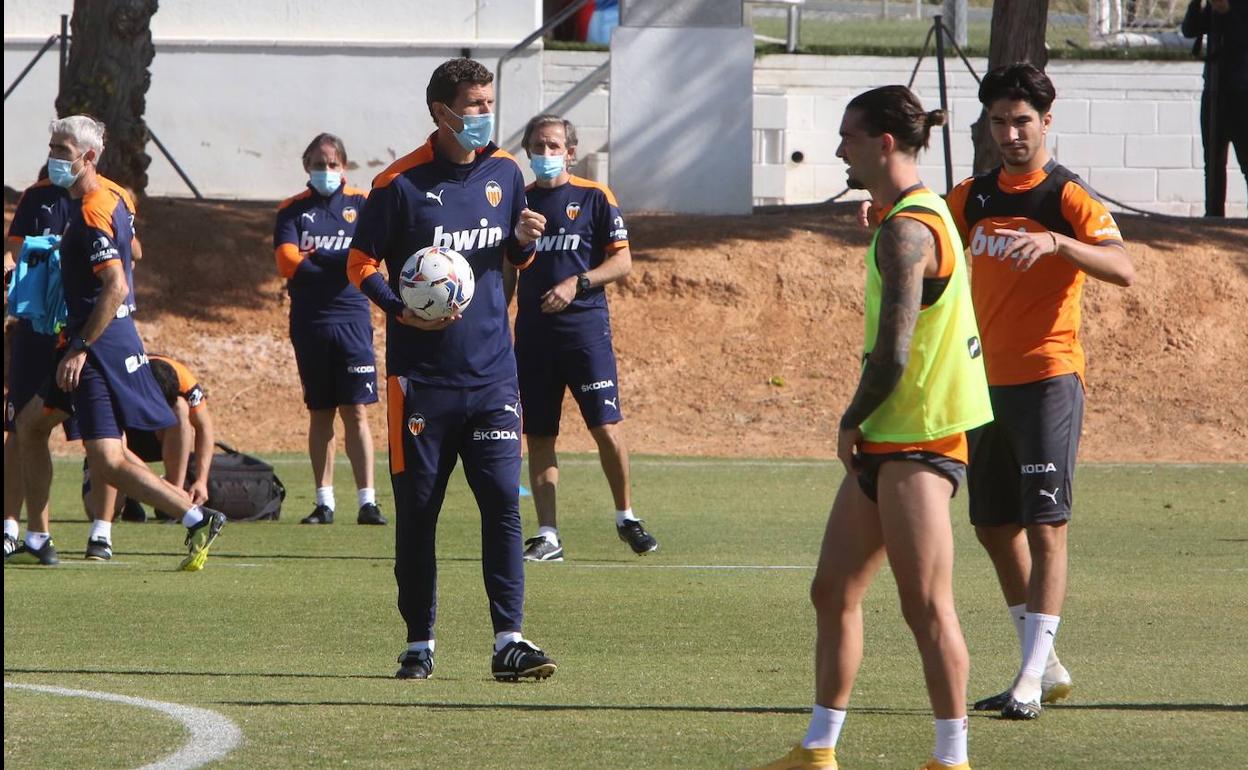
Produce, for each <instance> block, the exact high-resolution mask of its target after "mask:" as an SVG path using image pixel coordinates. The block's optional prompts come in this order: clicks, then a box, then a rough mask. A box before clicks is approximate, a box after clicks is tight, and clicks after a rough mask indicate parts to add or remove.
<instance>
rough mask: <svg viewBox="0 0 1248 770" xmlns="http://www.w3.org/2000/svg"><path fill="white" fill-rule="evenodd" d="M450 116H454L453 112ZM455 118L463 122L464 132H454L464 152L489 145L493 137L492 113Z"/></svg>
mask: <svg viewBox="0 0 1248 770" xmlns="http://www.w3.org/2000/svg"><path fill="white" fill-rule="evenodd" d="M451 114H452V115H455V113H453V112H452V113H451ZM455 117H457V118H459V119H460V120H462V121H464V130H462V131H456V132H455V138H456V139H458V140H459V146H460V147H463V148H464V149H465V150H479V149H481V148H482V147H484V146H486V145H487V144H489V143H490V137H492V136H494V113H492V112H490V113H487V114H485V115H463V116H460V115H455Z"/></svg>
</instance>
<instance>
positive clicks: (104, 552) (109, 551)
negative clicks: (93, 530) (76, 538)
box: [83, 537, 113, 561]
mask: <svg viewBox="0 0 1248 770" xmlns="http://www.w3.org/2000/svg"><path fill="white" fill-rule="evenodd" d="M83 558H85V559H86V560H87V561H108V560H109V559H111V558H113V544H112V543H110V542H108V541H107V540H105V539H103V538H100V537H97V538H94V539H92V540H88V541H87V554H86V556H84V557H83Z"/></svg>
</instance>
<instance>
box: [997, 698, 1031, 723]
mask: <svg viewBox="0 0 1248 770" xmlns="http://www.w3.org/2000/svg"><path fill="white" fill-rule="evenodd" d="M1039 717H1040V701H1039V700H1038V699H1037V700H1033V701H1028V702H1026V703H1024V702H1022V701H1021V700H1016V699H1014V698H1010V699H1009V701H1008V702H1007V703H1006V704H1005V706H1003V707H1002V708H1001V718H1002V719H1021V720H1031V719H1039Z"/></svg>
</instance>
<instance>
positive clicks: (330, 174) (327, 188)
mask: <svg viewBox="0 0 1248 770" xmlns="http://www.w3.org/2000/svg"><path fill="white" fill-rule="evenodd" d="M308 181H310V182H311V183H312V189H313V190H316V191H317V192H318V193H320V194H321V195H324V196H325V197H326V198H328V197H329V196H331V195H333V194H334V191H335V190H337V189H338V188H339V187H341V186H342V174H340V173H339V172H337V171H310V172H308Z"/></svg>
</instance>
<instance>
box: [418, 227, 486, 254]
mask: <svg viewBox="0 0 1248 770" xmlns="http://www.w3.org/2000/svg"><path fill="white" fill-rule="evenodd" d="M502 242H503V228H501V227H497V226H495V227H490V220H488V219H482V220H481V226H480V227H474V228H473V229H471V230H452V231H450V232H447V231H445V230H443V229H442V225H438V226H437V227H435V228H433V243H432V244H431V245H433V246H441V247H442V248H445V249H454V250H455V251H458V252H459V253H460V254H463V253H464V252H468V251H472V250H473V249H484V248H488V247H490V246H497V245H498V244H500V243H502Z"/></svg>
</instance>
